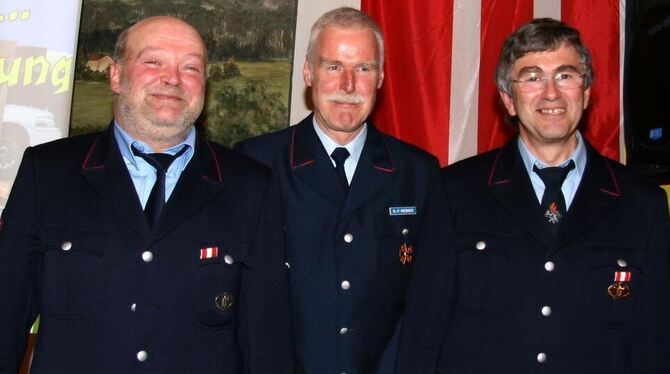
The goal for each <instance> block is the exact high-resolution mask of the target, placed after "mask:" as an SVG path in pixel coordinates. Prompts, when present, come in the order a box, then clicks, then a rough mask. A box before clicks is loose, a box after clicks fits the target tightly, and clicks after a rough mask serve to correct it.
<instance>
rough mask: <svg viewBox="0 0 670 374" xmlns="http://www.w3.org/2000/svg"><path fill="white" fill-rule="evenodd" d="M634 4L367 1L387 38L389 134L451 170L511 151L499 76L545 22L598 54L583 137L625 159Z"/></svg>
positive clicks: (383, 121)
mask: <svg viewBox="0 0 670 374" xmlns="http://www.w3.org/2000/svg"><path fill="white" fill-rule="evenodd" d="M624 6H625V0H603V1H592V0H480V1H477V0H473V1H459V0H422V1H406V0H384V1H381V0H361V9H362V10H363V11H365V12H366V13H368V14H370V15H371V16H372V17H373V18H374V19H375V20H377V22H379V24H380V25H381V27H382V29H383V31H384V35H385V38H386V60H385V74H386V79H385V81H384V86H383V87H382V90H381V93H380V96H379V99H378V103H377V108H376V111H375V114H374V120H375V123H376V124H377V125H378V126H379V127H380V128H381V129H383V130H385V131H386V132H388V133H390V134H393V135H396V136H398V137H399V138H401V139H403V140H406V141H408V142H410V143H413V144H416V145H418V146H419V147H421V148H423V149H426V150H428V151H430V152H431V153H433V154H434V155H436V156H437V157H438V158H439V159H440V162H441V163H442V164H443V165H446V164H447V163H453V162H455V161H458V160H460V159H463V158H466V157H469V156H473V155H475V154H478V153H481V152H485V151H487V150H490V149H492V148H495V147H498V146H501V145H503V144H504V143H505V142H506V141H507V140H508V139H509V138H510V137H511V136H512V135H513V134H514V133H515V130H514V129H513V128H512V127H511V125H509V124H506V123H504V122H503V118H504V116H503V114H504V112H503V109H502V107H501V106H500V105H499V104H498V94H497V91H496V88H495V83H494V78H493V74H494V70H495V66H496V63H497V60H498V56H499V53H500V49H501V48H502V44H503V41H504V40H505V38H507V36H508V35H509V34H510V33H511V32H512V31H514V30H515V29H516V28H518V27H519V26H521V25H522V24H524V23H526V22H528V21H530V20H531V19H532V18H536V17H552V18H556V19H561V20H562V21H564V22H566V23H567V24H569V25H571V26H573V27H575V28H577V29H578V30H579V31H580V32H581V35H582V39H583V41H584V44H586V46H587V48H589V49H590V51H591V53H592V55H593V65H594V70H595V82H594V85H593V89H592V93H591V105H590V108H589V109H588V110H587V112H586V116H585V118H584V120H583V124H582V127H581V128H580V129H581V131H582V133H583V134H584V135H585V137H586V138H587V139H588V141H589V142H591V144H593V145H594V146H595V147H596V148H597V149H598V150H599V151H601V152H602V153H603V154H605V155H606V156H608V157H610V158H613V159H616V160H619V159H620V155H621V154H623V152H621V149H623V148H622V147H623V140H622V136H621V134H622V131H621V129H622V124H623V119H622V116H621V109H620V108H621V105H622V104H621V103H622V99H621V84H620V82H621V79H622V71H623V70H622V67H623V58H622V57H621V56H622V55H623V54H622V52H621V51H622V50H623V33H622V32H620V30H622V29H623V25H624V23H623V22H624V20H623V19H624V15H625V11H624Z"/></svg>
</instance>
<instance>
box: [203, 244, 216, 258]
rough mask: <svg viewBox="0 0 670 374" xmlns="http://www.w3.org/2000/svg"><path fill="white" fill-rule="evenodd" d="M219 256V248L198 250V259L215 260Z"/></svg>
mask: <svg viewBox="0 0 670 374" xmlns="http://www.w3.org/2000/svg"><path fill="white" fill-rule="evenodd" d="M218 256H219V247H205V248H200V259H201V260H205V259H208V258H215V257H218Z"/></svg>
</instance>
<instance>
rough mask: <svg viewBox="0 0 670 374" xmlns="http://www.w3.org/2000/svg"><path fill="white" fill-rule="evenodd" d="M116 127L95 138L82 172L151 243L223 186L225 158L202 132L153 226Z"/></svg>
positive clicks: (131, 226)
mask: <svg viewBox="0 0 670 374" xmlns="http://www.w3.org/2000/svg"><path fill="white" fill-rule="evenodd" d="M113 131H114V128H113V125H110V126H109V127H108V128H107V130H106V131H104V132H102V133H100V134H99V135H98V136H97V137H96V138H95V140H94V141H93V143H92V144H91V146H90V147H89V149H88V152H87V154H86V157H85V158H84V160H83V161H82V174H83V177H84V179H85V180H86V181H87V183H88V184H89V185H90V186H91V188H93V189H94V190H96V191H97V192H98V193H99V194H100V196H101V197H102V198H103V199H104V200H106V201H107V203H108V204H109V207H110V209H111V210H113V211H114V212H115V214H116V215H118V217H119V218H120V219H121V220H122V221H123V222H125V223H126V224H127V225H128V227H129V228H130V229H131V230H132V231H134V232H135V233H136V234H137V235H138V236H140V237H141V238H143V239H145V240H147V241H148V245H150V243H152V242H154V241H156V240H158V239H160V238H162V237H164V236H165V235H167V234H168V233H170V232H171V231H173V230H174V229H176V228H177V227H178V226H179V225H181V224H182V223H183V222H185V221H186V220H187V219H188V218H189V217H191V216H193V215H195V214H196V213H197V212H198V211H200V210H201V209H202V208H203V207H204V206H205V205H206V204H207V202H208V201H210V200H211V199H212V198H213V197H214V196H215V195H216V194H217V193H218V192H219V191H221V190H222V189H223V180H224V179H223V175H222V172H221V161H220V160H219V158H218V156H217V155H216V153H215V152H214V149H213V148H212V145H211V144H210V143H209V142H208V141H207V140H205V139H203V138H201V137H200V136H198V137H197V139H196V142H195V149H194V154H193V158H192V159H191V161H190V162H189V164H188V165H187V166H186V169H184V171H183V172H182V174H181V176H180V178H179V181H178V182H177V185H176V186H175V189H174V191H173V192H172V195H171V197H170V199H169V200H168V202H167V204H166V206H165V210H164V213H163V217H162V218H161V220H160V221H159V222H158V224H157V225H156V227H155V228H154V230H151V229H150V228H149V226H148V224H147V222H146V219H145V218H144V212H143V210H142V206H141V204H140V201H139V198H138V197H137V192H136V191H135V187H134V186H133V183H132V180H131V178H130V175H129V173H128V169H127V167H126V165H125V163H124V161H123V158H122V157H121V153H120V152H119V148H118V145H117V143H116V139H115V138H114V133H113Z"/></svg>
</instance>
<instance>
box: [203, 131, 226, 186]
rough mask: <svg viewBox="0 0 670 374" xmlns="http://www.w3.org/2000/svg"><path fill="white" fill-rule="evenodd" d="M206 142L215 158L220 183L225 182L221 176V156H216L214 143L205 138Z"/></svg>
mask: <svg viewBox="0 0 670 374" xmlns="http://www.w3.org/2000/svg"><path fill="white" fill-rule="evenodd" d="M204 142H205V144H207V148H209V151H210V152H211V153H212V158H213V159H214V163H215V164H216V175H217V177H218V179H219V183H223V176H221V164H220V163H219V158H218V157H216V152H214V148H212V145H211V144H209V142H208V141H207V140H204Z"/></svg>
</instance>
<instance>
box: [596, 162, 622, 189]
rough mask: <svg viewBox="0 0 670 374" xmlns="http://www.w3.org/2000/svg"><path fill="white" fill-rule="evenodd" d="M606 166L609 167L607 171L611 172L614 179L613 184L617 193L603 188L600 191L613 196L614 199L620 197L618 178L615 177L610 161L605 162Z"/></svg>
mask: <svg viewBox="0 0 670 374" xmlns="http://www.w3.org/2000/svg"><path fill="white" fill-rule="evenodd" d="M604 162H605V165H606V166H607V170H609V172H610V178H612V182H613V183H614V188H615V189H616V192H613V191H609V190H606V189H604V188H601V189H600V191H602V192H604V193H606V194H608V195H612V196H614V197H620V196H621V189H619V183H618V182H617V180H616V177H615V176H614V170H612V165H610V163H609V161H607V160H605V161H604Z"/></svg>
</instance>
